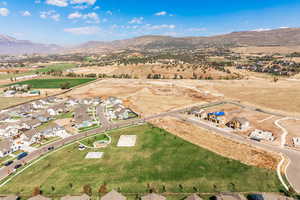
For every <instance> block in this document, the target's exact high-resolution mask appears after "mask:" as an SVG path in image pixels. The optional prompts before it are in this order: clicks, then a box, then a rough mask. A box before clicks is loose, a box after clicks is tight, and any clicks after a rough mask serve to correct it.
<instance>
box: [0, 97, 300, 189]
mask: <svg viewBox="0 0 300 200" xmlns="http://www.w3.org/2000/svg"><path fill="white" fill-rule="evenodd" d="M226 103H230V104H234V105H238V106H240V107H242V108H245V109H250V110H254V111H258V112H263V113H268V114H271V115H275V116H282V115H281V114H278V113H275V112H269V111H265V110H261V109H257V108H254V107H251V106H245V105H242V104H240V103H236V102H228V101H220V102H212V103H207V104H200V105H199V107H201V108H207V107H212V106H216V105H220V104H226ZM191 107H192V106H189V107H186V108H182V109H176V110H171V111H168V112H163V113H160V114H156V115H152V116H147V117H145V118H143V119H136V120H131V121H124V122H121V123H117V124H113V123H110V122H108V120H107V119H106V118H105V116H104V115H103V110H102V109H103V108H97V112H98V114H99V117H100V119H101V121H102V123H103V126H102V127H101V128H98V129H94V130H91V131H87V132H85V133H79V134H76V135H72V136H70V137H68V138H64V139H62V140H59V141H56V142H53V143H51V144H48V145H46V146H44V147H42V148H40V149H38V150H36V151H33V152H31V153H30V154H29V155H28V156H27V157H25V158H23V159H22V160H20V161H15V162H14V163H13V164H12V165H11V166H9V167H3V168H1V169H0V180H2V179H4V178H5V177H7V176H8V175H9V174H10V173H11V172H12V171H13V169H14V166H15V165H17V164H23V165H25V164H26V163H29V162H31V161H33V160H35V159H37V158H39V157H40V156H42V155H44V154H47V153H48V152H49V151H48V148H49V147H54V148H55V149H57V148H59V147H62V146H64V145H66V144H69V143H72V142H74V141H76V140H80V139H83V138H85V137H88V136H91V135H94V134H97V133H101V132H105V131H108V130H112V129H116V128H122V127H126V126H130V125H136V124H140V123H144V122H145V121H147V120H151V119H155V118H160V117H166V116H173V117H176V118H178V119H180V120H184V121H187V122H189V123H192V124H195V125H197V126H200V127H202V128H205V129H208V130H211V131H214V132H215V133H217V134H219V135H221V136H223V137H226V138H229V139H231V140H234V141H237V142H240V143H245V144H250V145H252V146H254V147H258V148H262V149H264V150H267V151H272V152H277V153H282V154H284V155H286V156H287V157H288V158H289V159H290V161H291V162H290V164H289V166H288V167H287V171H286V175H287V178H288V180H289V182H290V184H291V185H292V186H293V188H294V189H295V190H296V191H297V192H300V152H299V151H295V150H292V149H288V148H286V147H285V148H281V147H280V146H274V145H269V144H264V143H260V142H256V141H253V140H250V139H247V138H244V137H242V136H240V135H237V134H234V133H230V132H227V131H225V130H224V129H221V128H217V127H214V126H209V125H208V124H206V123H204V122H201V121H198V120H197V121H195V120H191V119H187V118H185V117H183V116H182V115H179V114H178V113H180V112H184V111H187V110H189V109H190V108H191ZM101 113H102V114H101ZM282 117H287V116H282ZM106 120H107V121H106Z"/></svg>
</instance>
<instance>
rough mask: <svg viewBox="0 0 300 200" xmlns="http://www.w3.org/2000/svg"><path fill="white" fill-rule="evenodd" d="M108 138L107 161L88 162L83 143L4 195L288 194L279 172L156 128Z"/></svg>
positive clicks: (37, 167)
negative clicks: (87, 189)
mask: <svg viewBox="0 0 300 200" xmlns="http://www.w3.org/2000/svg"><path fill="white" fill-rule="evenodd" d="M107 134H108V135H110V136H111V137H112V143H111V144H110V145H108V146H107V147H106V148H102V149H100V150H99V151H101V152H103V157H102V158H99V159H85V156H86V155H87V154H88V153H89V152H90V150H89V149H86V150H83V151H79V149H78V144H77V143H76V144H73V145H70V146H67V147H65V148H63V149H61V150H59V151H57V152H55V153H53V154H51V155H49V156H47V157H46V158H45V159H43V160H41V161H39V162H38V163H36V164H34V165H33V166H31V167H30V168H28V169H26V170H25V171H24V172H22V173H21V174H20V175H18V176H16V177H15V178H13V179H12V180H11V181H10V182H9V183H8V184H6V185H5V186H3V187H2V188H1V189H0V193H1V194H16V193H19V194H20V195H22V196H25V197H26V196H30V195H31V194H32V192H33V190H34V188H35V187H40V189H41V190H42V192H43V194H44V195H46V196H56V197H58V196H60V195H66V194H79V193H80V192H82V191H83V186H84V185H86V184H89V185H90V186H91V187H92V191H93V195H94V196H96V195H97V194H98V190H99V188H100V186H101V185H103V184H106V187H107V190H111V189H119V190H120V191H121V192H122V193H123V194H125V195H126V194H128V195H129V194H134V193H145V192H146V191H149V190H150V189H152V190H153V191H156V192H168V193H172V194H178V195H181V194H182V193H193V192H199V193H205V192H218V191H241V192H250V191H251V192H253V191H265V192H271V191H273V192H278V191H279V190H281V189H282V187H281V184H280V182H279V180H278V178H277V176H276V173H275V171H272V170H267V169H263V168H256V167H252V166H247V165H245V164H242V163H241V162H239V161H236V160H232V159H228V158H225V157H222V156H220V155H217V154H215V153H213V152H210V151H208V150H205V149H203V148H200V147H198V146H196V145H194V144H191V143H189V142H187V141H185V140H182V139H180V138H179V137H177V136H174V135H172V134H170V133H168V132H166V131H164V130H163V129H160V128H156V127H154V126H152V125H150V124H146V125H141V126H134V127H129V128H126V129H120V130H113V131H110V132H107ZM132 134H134V135H136V137H137V141H136V144H135V146H133V147H118V146H117V143H118V140H119V138H120V137H121V136H122V135H132ZM100 137H101V138H102V136H100ZM91 139H94V136H92V137H91ZM98 139H99V138H98V137H96V138H95V140H98ZM85 140H86V139H85ZM93 151H96V152H97V150H95V149H93Z"/></svg>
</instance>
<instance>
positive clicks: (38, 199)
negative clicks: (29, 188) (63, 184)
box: [28, 194, 51, 200]
mask: <svg viewBox="0 0 300 200" xmlns="http://www.w3.org/2000/svg"><path fill="white" fill-rule="evenodd" d="M28 200H51V198H48V197H44V196H42V195H40V194H39V195H36V196H34V197H31V198H29V199H28Z"/></svg>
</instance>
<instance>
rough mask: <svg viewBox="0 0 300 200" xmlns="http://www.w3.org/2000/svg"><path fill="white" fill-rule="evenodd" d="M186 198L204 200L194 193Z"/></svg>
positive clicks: (187, 199)
mask: <svg viewBox="0 0 300 200" xmlns="http://www.w3.org/2000/svg"><path fill="white" fill-rule="evenodd" d="M185 200H202V199H201V198H200V197H199V196H198V195H197V194H192V195H190V196H188V197H187V198H185Z"/></svg>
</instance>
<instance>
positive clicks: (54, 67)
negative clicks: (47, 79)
mask: <svg viewBox="0 0 300 200" xmlns="http://www.w3.org/2000/svg"><path fill="white" fill-rule="evenodd" d="M74 67H75V64H72V63H58V64H52V65H49V66H47V67H44V68H41V69H37V70H36V72H39V73H43V72H44V73H47V72H53V71H65V70H67V69H72V68H74Z"/></svg>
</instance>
